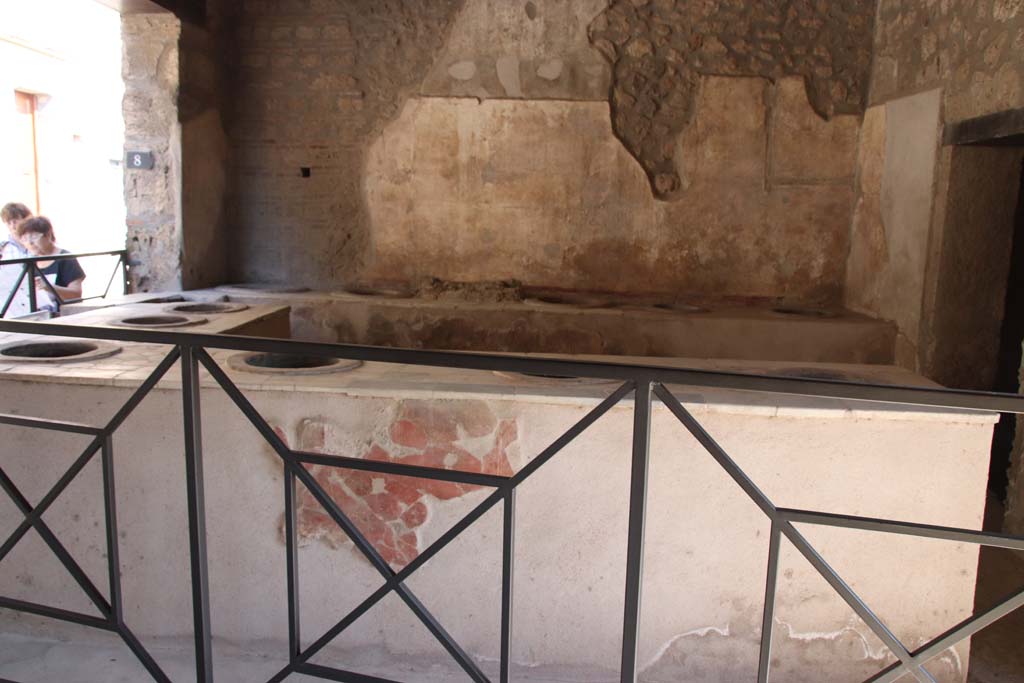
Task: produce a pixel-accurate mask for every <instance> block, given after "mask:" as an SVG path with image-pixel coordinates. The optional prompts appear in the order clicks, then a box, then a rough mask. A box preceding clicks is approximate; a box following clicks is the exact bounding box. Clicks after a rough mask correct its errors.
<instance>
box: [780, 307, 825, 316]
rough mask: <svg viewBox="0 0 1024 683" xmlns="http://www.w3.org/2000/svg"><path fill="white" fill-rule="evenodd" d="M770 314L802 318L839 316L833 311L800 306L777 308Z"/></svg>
mask: <svg viewBox="0 0 1024 683" xmlns="http://www.w3.org/2000/svg"><path fill="white" fill-rule="evenodd" d="M772 312H774V313H780V314H782V315H794V316H801V317H804V318H835V317H837V316H838V315H839V314H838V313H836V312H835V311H829V310H826V309H824V308H803V307H800V306H779V307H777V308H773V309H772Z"/></svg>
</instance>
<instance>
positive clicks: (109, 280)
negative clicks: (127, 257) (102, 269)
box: [100, 254, 123, 299]
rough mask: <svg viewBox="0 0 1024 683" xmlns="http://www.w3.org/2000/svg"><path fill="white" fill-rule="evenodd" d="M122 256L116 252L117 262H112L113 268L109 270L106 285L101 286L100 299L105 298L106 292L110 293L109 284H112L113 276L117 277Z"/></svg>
mask: <svg viewBox="0 0 1024 683" xmlns="http://www.w3.org/2000/svg"><path fill="white" fill-rule="evenodd" d="M122 258H123V257H122V256H121V255H120V254H118V256H117V263H115V264H114V269H113V270H111V271H110V279H108V280H107V286H106V287H104V288H103V296H101V297H100V298H101V299H106V298H107V294H110V287H111V285H113V284H114V278H115V277H117V273H118V271H119V270H121V259H122Z"/></svg>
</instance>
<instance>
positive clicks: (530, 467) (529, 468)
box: [200, 357, 633, 683]
mask: <svg viewBox="0 0 1024 683" xmlns="http://www.w3.org/2000/svg"><path fill="white" fill-rule="evenodd" d="M200 360H203V359H202V357H201V358H200ZM210 363H213V361H212V359H210ZM203 364H204V365H206V367H207V368H209V367H210V365H209V364H208V363H207V361H205V360H203ZM213 365H214V366H216V364H215V363H213ZM217 369H218V370H219V369H220V368H219V367H218V368H217ZM221 374H223V373H221ZM214 377H217V375H216V374H215V375H214ZM218 381H219V380H218ZM222 386H223V385H222ZM632 390H633V384H632V383H631V382H627V383H626V384H623V385H622V386H620V387H619V388H618V389H616V390H615V391H614V392H612V393H611V394H610V395H609V396H608V397H607V398H605V399H604V400H603V401H601V403H599V404H598V405H597V406H596V407H594V408H593V409H592V410H591V411H590V412H589V413H587V414H586V415H584V416H583V417H582V418H580V420H579V421H578V422H576V424H574V425H573V426H572V427H570V428H569V429H568V430H566V432H565V433H563V434H562V435H561V436H560V437H558V438H557V439H555V441H553V442H552V443H551V445H549V446H548V447H547V448H545V449H544V450H543V451H541V452H540V453H539V454H538V455H537V456H536V457H535V458H533V459H532V460H531V461H530V462H529V463H528V464H527V465H526V466H524V467H523V468H522V469H521V470H519V472H517V473H516V474H515V475H513V477H512V478H511V479H510V480H509V481H508V482H506V483H505V484H503V485H502V487H501V489H499V490H497V491H495V492H493V493H492V494H491V495H489V496H488V497H487V498H485V499H484V500H483V501H482V502H481V503H480V504H479V505H477V506H476V508H474V509H473V510H472V511H470V512H469V514H467V515H466V516H465V517H463V518H462V519H461V520H459V521H458V522H456V523H455V524H454V525H452V527H451V528H449V529H448V531H446V532H445V533H443V534H442V535H441V536H440V537H439V538H438V539H437V540H436V541H434V542H433V543H432V544H431V545H430V546H429V547H428V548H426V549H425V550H424V551H423V552H421V553H420V554H419V555H418V556H417V557H416V559H414V560H413V561H412V562H410V563H409V564H407V565H406V566H405V567H403V568H402V569H401V570H400V571H399V572H398V573H397V574H395V575H394V577H392V578H391V579H389V580H388V581H387V582H386V583H385V584H384V585H383V586H381V587H380V588H378V589H377V590H376V591H375V592H374V593H373V594H371V595H370V596H369V597H368V598H366V599H365V600H363V602H362V603H360V604H359V605H358V606H357V607H356V608H355V609H353V610H352V611H351V612H349V613H348V614H347V615H345V617H343V618H342V619H341V620H340V621H339V622H338V623H336V624H335V625H334V626H332V627H331V628H330V629H328V630H327V631H326V632H325V633H324V634H323V635H322V636H321V637H320V638H318V639H317V640H316V641H315V642H314V643H313V644H311V645H310V646H309V647H308V648H306V649H305V650H304V651H303V652H302V653H301V654H300V655H299V658H298V660H299V661H300V662H304V661H308V660H309V659H310V658H311V657H313V656H314V655H316V653H317V652H319V651H320V650H321V649H323V648H324V647H325V646H326V645H327V644H328V643H329V642H331V641H332V640H333V639H334V638H336V637H337V636H338V635H339V634H341V633H342V631H344V630H345V629H347V628H348V627H349V626H351V625H352V624H353V623H355V621H356V620H357V619H359V617H361V616H362V615H363V614H365V613H366V612H367V611H369V610H370V609H371V608H372V607H373V606H374V605H375V604H377V603H378V602H379V601H380V600H381V599H383V598H384V596H386V595H387V594H388V593H390V592H391V591H392V590H393V588H394V586H395V585H397V584H398V583H400V582H402V581H405V580H406V579H408V578H409V576H411V575H412V573H413V572H415V571H416V570H417V569H419V568H420V567H422V566H423V565H424V564H426V563H427V562H428V561H430V559H431V558H433V557H434V556H435V555H436V554H437V553H439V552H441V550H443V549H444V548H445V546H447V545H448V544H449V543H451V542H452V541H453V540H454V539H455V538H457V537H458V536H459V535H460V534H461V533H462V532H463V531H465V530H466V529H468V528H469V527H470V526H471V525H472V524H473V523H474V522H476V520H478V519H479V518H480V517H482V516H483V515H484V514H485V513H486V512H487V511H488V510H490V509H491V508H492V507H494V505H496V504H497V503H498V501H500V500H502V499H503V498H504V496H505V494H506V493H507V492H509V491H514V490H515V488H516V487H517V486H519V485H520V484H522V483H523V482H524V481H526V480H527V479H528V478H529V477H530V476H531V475H532V474H533V473H535V472H536V471H537V470H539V469H540V468H541V467H542V466H543V465H544V464H545V463H547V462H548V461H550V460H551V459H552V458H553V457H554V456H555V455H556V454H557V453H558V452H559V451H561V450H562V449H563V448H565V447H566V446H567V445H568V444H569V443H570V442H572V441H573V440H574V439H575V438H576V437H577V436H579V435H580V434H582V433H583V432H584V431H585V430H586V429H587V428H588V427H590V426H591V425H592V424H594V423H595V422H596V421H597V420H598V419H600V418H601V417H602V416H603V415H604V414H605V413H607V412H608V411H609V410H611V409H612V408H613V407H614V406H615V405H616V404H617V403H618V402H619V401H621V400H622V399H623V397H625V396H626V395H627V394H629V392H631V391H632ZM239 408H241V406H239ZM257 428H258V427H257ZM275 436H276V435H275ZM294 671H295V669H294V664H289V665H287V666H285V667H284V668H283V669H281V671H279V672H278V673H277V674H276V675H275V676H274V677H273V678H271V679H270V680H269V681H268V683H280V681H283V680H284V679H285V678H287V677H288V676H289V675H290V674H291V673H293V672H294Z"/></svg>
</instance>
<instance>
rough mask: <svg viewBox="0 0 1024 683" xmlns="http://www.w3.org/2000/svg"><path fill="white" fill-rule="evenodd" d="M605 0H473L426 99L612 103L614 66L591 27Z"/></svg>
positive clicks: (431, 76)
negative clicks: (593, 43)
mask: <svg viewBox="0 0 1024 683" xmlns="http://www.w3.org/2000/svg"><path fill="white" fill-rule="evenodd" d="M607 6H608V2H607V0H574V1H573V2H564V1H563V2H558V1H552V0H532V1H530V2H509V0H469V1H468V2H466V3H465V6H464V8H463V10H462V11H461V12H459V13H458V15H457V16H456V18H455V22H454V24H453V26H452V29H451V35H450V37H449V38H448V40H447V41H446V42H445V46H444V50H443V52H442V54H441V55H440V56H439V57H438V58H437V59H436V60H435V62H434V65H433V67H432V68H431V69H430V72H429V73H428V74H427V77H426V79H425V80H424V81H423V85H422V86H421V87H420V94H421V95H429V96H433V97H439V96H452V97H476V98H480V99H490V98H502V99H504V98H515V99H562V100H594V101H601V102H606V101H608V88H609V86H610V81H611V68H610V66H609V64H608V63H607V61H606V60H605V59H604V57H602V56H601V54H600V53H599V52H598V51H596V50H594V49H593V47H592V46H591V45H590V41H589V39H588V37H587V27H588V26H589V25H590V23H591V22H592V21H593V20H594V18H595V17H597V16H598V15H599V14H600V13H601V12H602V11H603V10H604V9H605V8H606V7H607Z"/></svg>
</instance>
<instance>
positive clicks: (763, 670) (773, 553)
mask: <svg viewBox="0 0 1024 683" xmlns="http://www.w3.org/2000/svg"><path fill="white" fill-rule="evenodd" d="M781 541H782V530H781V529H780V528H779V523H778V522H776V521H774V520H773V521H772V530H771V540H770V541H769V543H768V575H767V578H766V580H765V589H764V614H763V616H762V618H761V654H760V658H759V660H758V665H757V683H768V675H769V673H770V669H771V658H772V635H773V633H774V630H775V589H776V587H777V586H778V580H779V546H780V545H781Z"/></svg>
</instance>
